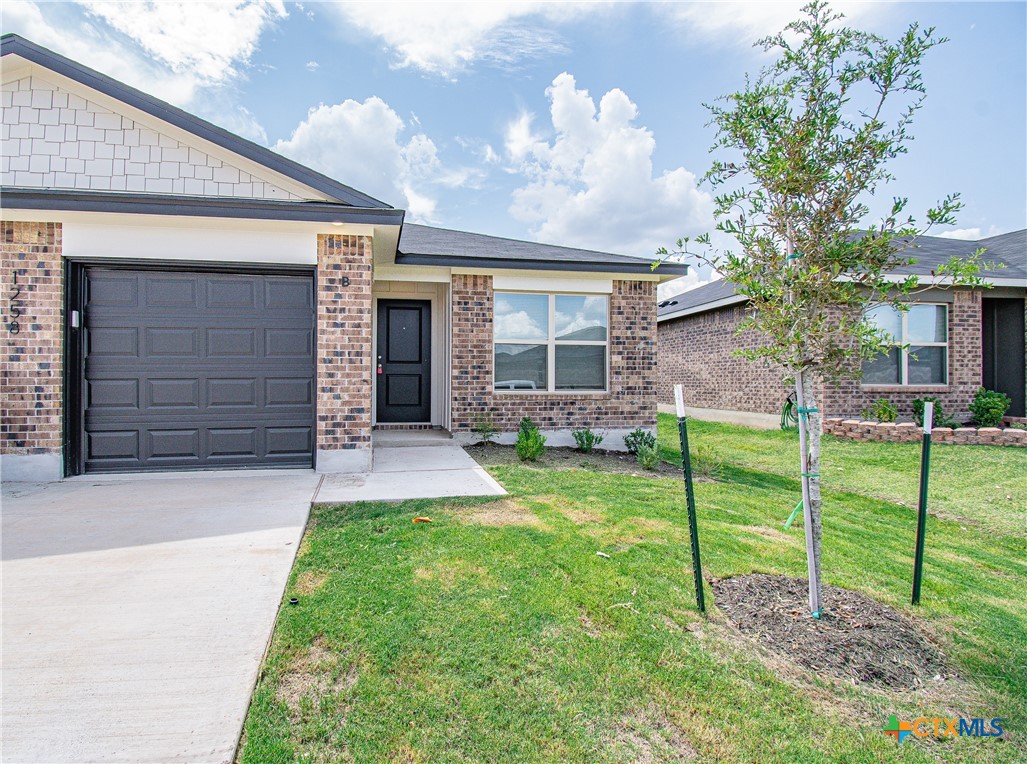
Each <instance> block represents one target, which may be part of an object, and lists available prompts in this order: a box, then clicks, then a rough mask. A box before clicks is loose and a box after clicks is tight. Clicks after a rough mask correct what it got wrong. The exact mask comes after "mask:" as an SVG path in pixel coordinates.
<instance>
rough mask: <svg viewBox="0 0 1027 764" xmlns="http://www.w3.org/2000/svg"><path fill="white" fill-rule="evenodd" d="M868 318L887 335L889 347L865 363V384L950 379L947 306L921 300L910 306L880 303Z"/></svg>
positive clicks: (930, 382) (935, 382)
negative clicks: (907, 308)
mask: <svg viewBox="0 0 1027 764" xmlns="http://www.w3.org/2000/svg"><path fill="white" fill-rule="evenodd" d="M867 320H869V321H870V323H872V324H873V325H875V326H876V327H878V328H879V329H881V330H882V331H883V332H884V333H885V334H887V335H888V338H889V339H888V341H889V343H890V346H889V347H888V348H887V351H886V352H884V353H882V354H881V355H878V356H876V357H875V358H874V359H873V360H872V361H865V362H864V363H863V384H864V385H944V384H947V383H948V368H949V346H948V325H949V319H948V306H946V305H936V304H927V303H922V304H918V305H911V306H910V307H909V310H906V311H901V310H896V309H895V308H893V307H892V306H890V305H879V306H877V307H875V308H872V309H870V310H869V311H867Z"/></svg>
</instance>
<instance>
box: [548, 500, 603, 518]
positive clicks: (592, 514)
mask: <svg viewBox="0 0 1027 764" xmlns="http://www.w3.org/2000/svg"><path fill="white" fill-rule="evenodd" d="M539 500H540V501H543V502H545V504H546V505H547V506H548V507H549V508H550V509H555V510H556V511H557V512H559V513H560V514H561V515H563V516H564V517H566V518H567V519H568V520H570V521H571V522H572V523H575V524H577V525H595V524H596V523H602V522H604V521H605V518H604V517H603V516H602V515H601V514H600V513H599V512H596V511H595V510H593V509H588V508H587V507H584V506H582V505H581V504H578V503H577V502H574V501H570V500H569V499H567V498H565V497H563V496H555V495H551V496H542V497H539Z"/></svg>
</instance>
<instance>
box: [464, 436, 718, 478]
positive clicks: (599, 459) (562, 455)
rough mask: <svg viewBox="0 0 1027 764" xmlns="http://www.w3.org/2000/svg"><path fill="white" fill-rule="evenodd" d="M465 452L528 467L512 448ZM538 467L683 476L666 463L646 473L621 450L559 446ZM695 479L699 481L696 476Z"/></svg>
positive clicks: (478, 458) (477, 458)
mask: <svg viewBox="0 0 1027 764" xmlns="http://www.w3.org/2000/svg"><path fill="white" fill-rule="evenodd" d="M464 450H465V451H466V452H467V453H468V454H470V455H471V458H473V459H474V460H475V461H476V462H478V464H480V465H482V466H484V467H488V466H493V465H498V464H527V465H529V466H530V465H531V464H532V463H531V462H522V461H521V460H520V459H519V458H518V456H517V452H516V451H515V450H514V448H513V446H499V445H496V444H494V443H493V444H490V445H488V446H483V445H480V444H475V445H473V446H464ZM534 465H535V466H538V467H548V468H549V469H554V470H585V471H587V472H613V473H616V474H618V475H635V476H639V477H671V476H680V475H681V468H680V467H675V466H674V465H673V464H668V463H667V462H660V463H659V464H658V465H657V467H656V469H654V470H644V469H642V466H641V465H640V464H639V463H638V460H636V459H635V457H634V456H633V455H631V454H628V453H624V452H622V451H602V450H599V449H596V450H595V451H593V452H592V453H590V454H583V453H581V452H580V451H578V450H576V449H573V448H568V447H566V446H560V447H558V448H547V449H546V454H545V456H543V457H542V458H541V459H539V460H538V461H537V462H534ZM696 480H699V478H698V477H696Z"/></svg>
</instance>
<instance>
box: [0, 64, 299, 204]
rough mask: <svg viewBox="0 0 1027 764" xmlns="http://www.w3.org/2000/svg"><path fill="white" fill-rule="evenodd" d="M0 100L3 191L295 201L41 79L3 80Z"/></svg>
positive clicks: (265, 183)
mask: <svg viewBox="0 0 1027 764" xmlns="http://www.w3.org/2000/svg"><path fill="white" fill-rule="evenodd" d="M0 97H2V99H3V101H2V103H3V121H2V131H3V134H2V146H0V153H2V155H3V162H2V167H0V170H2V172H0V176H2V179H3V185H5V186H18V187H28V188H60V189H70V190H74V189H79V190H88V191H133V192H140V193H159V194H180V195H188V196H217V197H235V198H248V199H285V200H293V201H296V200H300V199H301V197H299V196H296V195H295V194H293V193H290V192H289V191H287V190H285V189H284V188H281V187H280V186H278V185H275V184H274V183H272V182H271V181H269V180H267V179H266V178H262V177H258V176H255V175H251V174H250V173H247V172H244V171H243V170H241V169H239V168H238V167H234V166H232V165H229V164H225V163H224V162H222V161H221V160H220V159H217V158H215V157H213V156H210V155H209V154H207V153H205V152H204V151H201V150H199V149H197V148H193V147H190V146H187V145H185V144H183V143H180V142H179V141H177V140H175V139H174V138H171V137H170V136H168V135H164V134H163V133H161V132H159V130H158V129H156V128H155V127H153V126H151V125H147V124H143V123H141V122H134V121H133V120H131V119H129V118H127V117H124V116H122V115H120V114H115V113H114V112H112V111H110V110H109V109H106V108H104V107H103V106H100V105H99V104H96V103H93V102H92V101H88V100H86V99H84V98H82V97H80V96H78V95H76V94H74V93H71V92H68V91H65V90H62V89H60V88H58V87H56V86H54V85H52V84H50V83H49V82H47V81H46V80H44V79H41V78H40V77H35V76H33V77H23V78H22V79H19V80H12V81H10V82H4V83H3V88H2V90H0ZM155 123H156V120H155Z"/></svg>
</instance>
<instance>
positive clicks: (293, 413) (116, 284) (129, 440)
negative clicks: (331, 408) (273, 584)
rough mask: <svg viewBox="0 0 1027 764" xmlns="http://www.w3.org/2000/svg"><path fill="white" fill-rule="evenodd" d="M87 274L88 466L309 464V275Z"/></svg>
mask: <svg viewBox="0 0 1027 764" xmlns="http://www.w3.org/2000/svg"><path fill="white" fill-rule="evenodd" d="M86 275H87V291H88V292H89V294H90V295H91V299H90V301H89V303H88V305H89V307H88V308H87V310H86V313H85V330H86V338H87V340H86V343H87V344H86V358H85V364H86V369H85V377H86V379H85V391H86V393H85V397H86V401H85V406H86V410H85V417H84V420H85V429H86V433H85V448H84V452H85V469H86V471H126V470H140V469H143V470H145V469H174V468H189V467H193V468H205V467H207V468H210V467H231V466H254V467H259V466H267V465H282V466H285V465H299V466H310V465H311V463H312V461H313V459H312V453H313V447H314V426H313V422H314V403H315V401H314V369H315V359H314V352H315V348H314V309H313V283H312V279H311V278H310V277H304V276H285V275H250V274H228V273H184V272H174V273H170V272H159V271H155V272H143V271H140V272H130V271H111V270H105V269H89V270H88V271H87V274H86ZM139 295H143V298H144V299H143V304H139Z"/></svg>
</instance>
